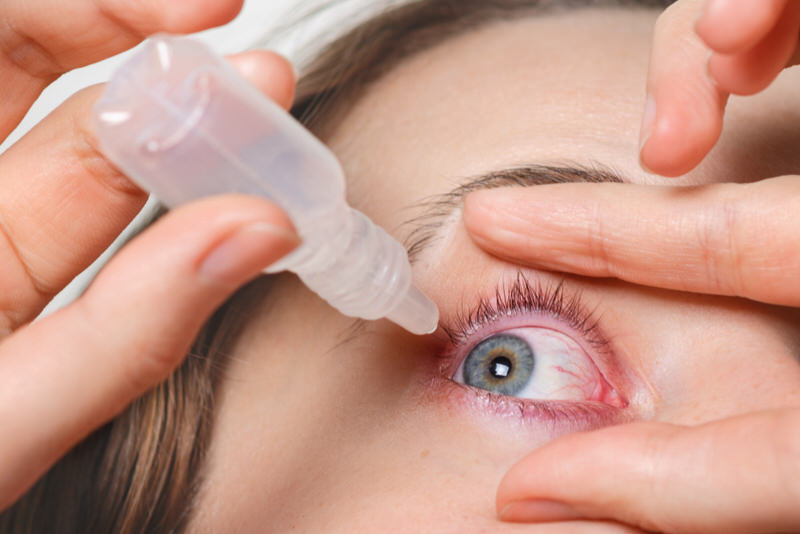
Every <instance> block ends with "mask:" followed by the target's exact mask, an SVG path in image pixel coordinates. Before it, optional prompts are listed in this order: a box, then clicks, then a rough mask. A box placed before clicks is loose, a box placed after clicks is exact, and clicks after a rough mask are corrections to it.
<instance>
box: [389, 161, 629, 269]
mask: <svg viewBox="0 0 800 534" xmlns="http://www.w3.org/2000/svg"><path fill="white" fill-rule="evenodd" d="M629 181H630V180H625V179H623V178H622V175H621V173H619V172H617V171H615V170H613V169H611V168H608V167H605V166H603V165H601V164H599V163H592V164H591V165H580V164H567V165H562V166H553V165H539V164H532V165H520V166H516V167H512V168H508V169H503V170H499V171H493V172H489V173H487V174H483V175H479V176H475V177H471V178H468V179H466V180H465V181H463V182H462V183H461V184H460V185H459V186H457V187H456V188H455V189H452V190H451V191H448V192H446V193H442V194H439V195H434V196H432V197H428V198H425V199H422V201H420V202H419V203H417V204H414V205H412V206H409V207H408V209H409V210H412V211H415V210H419V211H421V213H420V214H419V215H417V216H415V217H413V218H411V219H409V220H407V221H405V222H404V223H402V224H401V225H400V227H401V228H403V227H410V230H408V233H407V237H406V238H405V240H404V244H405V246H406V250H407V251H408V257H409V260H410V261H411V263H412V264H413V263H414V261H415V260H416V259H417V258H418V257H419V255H420V254H421V253H422V251H423V250H425V249H426V248H427V247H428V246H430V245H431V244H432V243H433V242H435V241H436V240H437V238H439V237H440V233H441V229H442V227H443V226H444V225H445V223H446V222H447V220H448V218H449V217H450V216H451V215H452V214H453V212H454V211H455V210H457V209H459V208H460V207H461V205H462V203H463V201H464V197H466V196H467V195H468V194H469V193H471V192H473V191H478V190H480V189H496V188H499V187H532V186H536V185H546V184H566V183H575V182H585V183H624V182H629Z"/></svg>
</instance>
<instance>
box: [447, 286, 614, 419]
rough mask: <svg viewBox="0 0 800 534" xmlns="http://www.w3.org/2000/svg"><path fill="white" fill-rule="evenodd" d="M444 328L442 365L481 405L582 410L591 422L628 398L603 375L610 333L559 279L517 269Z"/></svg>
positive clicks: (535, 414) (521, 411) (572, 413)
mask: <svg viewBox="0 0 800 534" xmlns="http://www.w3.org/2000/svg"><path fill="white" fill-rule="evenodd" d="M446 330H447V333H448V336H449V339H450V343H449V348H448V350H447V351H445V354H444V356H443V361H444V362H445V363H444V364H443V373H444V374H445V376H446V377H447V378H448V379H450V380H451V381H452V383H455V385H458V386H459V387H460V389H461V390H462V391H461V393H467V394H468V395H467V399H468V400H470V401H471V404H473V405H477V406H478V407H479V409H481V410H483V411H486V410H487V409H488V410H489V412H491V413H496V414H501V415H521V416H522V417H523V419H528V418H536V419H541V418H543V417H544V418H547V419H550V420H553V421H556V422H558V421H559V418H568V419H571V420H573V421H574V419H576V418H577V417H578V416H583V421H584V422H587V425H586V426H593V425H592V424H591V423H592V422H594V423H597V424H606V423H608V422H610V421H611V420H612V419H617V418H618V417H619V416H622V415H623V412H624V409H625V408H626V407H627V406H628V401H627V400H626V399H625V397H624V396H623V395H622V394H620V392H619V391H618V389H617V388H616V387H615V386H614V384H613V381H612V380H610V379H609V376H612V377H616V376H617V375H618V374H619V373H618V368H617V366H616V362H615V361H614V357H613V354H612V353H611V350H610V348H609V343H608V341H607V340H606V339H605V338H604V337H603V335H602V334H601V333H600V332H599V328H598V323H597V321H596V320H594V319H593V317H592V314H591V313H589V312H587V311H585V309H584V308H583V306H582V305H581V302H580V296H579V295H577V294H567V292H566V291H565V290H564V288H563V285H560V284H559V285H555V286H551V287H547V286H544V285H539V284H534V283H531V282H530V281H529V280H528V279H527V278H526V277H525V276H523V275H522V274H518V276H517V278H516V279H515V280H513V281H512V282H511V283H509V284H506V285H504V286H500V287H499V288H498V290H497V292H496V296H495V297H494V298H493V299H481V301H480V302H479V303H478V305H477V306H475V307H474V308H473V309H472V310H471V311H468V312H467V313H464V314H462V315H461V316H460V317H459V318H458V319H456V320H454V321H453V324H452V325H448V326H447V327H446ZM475 401H477V402H475ZM599 419H602V421H600V420H599ZM590 420H591V421H590Z"/></svg>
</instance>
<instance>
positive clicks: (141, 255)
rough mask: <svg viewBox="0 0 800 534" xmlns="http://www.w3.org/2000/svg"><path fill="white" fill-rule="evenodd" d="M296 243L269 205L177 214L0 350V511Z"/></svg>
mask: <svg viewBox="0 0 800 534" xmlns="http://www.w3.org/2000/svg"><path fill="white" fill-rule="evenodd" d="M298 242H299V240H298V238H297V236H296V234H295V233H294V230H293V227H292V225H291V222H290V221H289V219H288V217H287V216H286V215H285V214H284V213H283V212H282V211H281V210H280V209H278V208H277V207H276V206H275V205H274V204H271V203H269V202H267V201H266V200H263V199H259V198H254V197H245V196H228V197H217V198H213V199H205V200H202V201H199V202H197V203H194V204H190V205H187V206H185V207H182V208H179V209H177V210H175V211H172V212H170V213H169V214H167V215H166V216H165V217H163V218H162V219H160V220H159V221H158V222H157V223H156V224H155V225H154V226H153V227H151V228H150V229H148V230H147V231H146V232H144V233H143V234H141V235H140V236H138V237H137V238H136V239H134V240H133V241H132V242H131V243H130V244H129V245H127V246H126V247H125V248H123V250H122V251H121V252H120V253H119V255H118V256H116V257H115V258H114V259H113V260H112V261H111V262H110V263H109V264H108V265H107V266H106V268H105V269H104V270H103V271H101V273H100V275H99V277H98V278H97V279H96V280H95V282H94V283H93V284H92V286H90V288H89V290H88V291H87V293H86V294H85V295H84V296H82V297H81V298H80V299H79V300H78V301H76V302H75V303H73V304H72V305H70V306H68V307H67V308H65V309H63V310H60V311H59V312H56V313H55V314H53V315H52V316H49V317H47V318H45V319H43V320H42V321H38V322H36V323H33V324H31V325H29V326H27V327H26V328H23V329H21V330H19V331H18V332H16V333H15V334H13V335H12V336H10V337H9V338H7V340H6V341H4V342H3V343H2V344H0V426H2V428H3V433H4V435H6V436H13V439H4V440H0V509H2V508H4V507H5V506H8V505H9V504H10V503H11V502H13V501H14V499H16V498H17V497H18V496H19V495H20V494H21V493H22V492H23V491H24V490H25V489H26V488H27V487H29V486H30V484H32V483H33V482H34V481H35V480H36V478H38V477H39V476H40V475H41V474H42V473H43V472H44V471H45V470H46V469H47V468H48V467H49V466H50V465H51V464H52V463H53V462H54V461H55V460H56V459H57V458H59V457H60V456H61V455H63V454H64V453H65V452H66V451H67V450H68V449H69V448H70V447H71V446H72V445H74V444H75V443H76V442H77V441H79V440H80V439H82V438H83V437H84V436H86V435H87V434H88V433H89V432H90V431H91V430H92V429H94V428H96V427H98V426H99V425H101V424H102V423H103V422H105V421H107V420H108V419H110V418H111V417H113V416H114V415H116V414H117V413H118V412H119V411H120V410H122V409H123V407H125V406H126V405H127V404H128V403H129V402H130V401H132V400H133V399H134V398H135V397H136V396H138V395H140V394H142V393H143V392H145V391H146V390H147V389H149V388H151V387H153V386H155V385H156V384H158V383H159V382H160V381H162V380H164V379H165V378H166V377H167V375H168V374H169V373H170V372H171V371H172V370H173V369H174V368H175V367H176V366H177V365H178V364H179V363H180V362H181V361H182V359H183V357H184V355H185V353H186V351H187V349H188V347H189V345H190V344H191V341H192V339H193V338H194V337H195V336H196V334H197V331H198V329H199V328H200V326H201V325H202V323H203V322H204V321H205V320H206V318H207V317H208V316H209V315H210V314H211V312H212V311H213V310H214V309H215V308H216V307H217V306H218V305H219V304H220V303H221V302H222V301H223V300H224V299H225V298H227V297H228V296H229V295H230V294H231V293H232V292H233V291H234V290H235V289H236V288H237V287H238V286H240V285H241V284H243V283H244V282H246V281H247V280H249V279H250V278H253V277H255V276H256V275H257V274H258V273H259V272H260V271H261V270H262V269H264V268H265V267H266V266H268V265H269V264H271V263H272V262H274V261H276V260H277V259H279V258H280V257H282V256H283V255H285V254H286V253H287V252H289V251H290V250H291V249H293V248H294V247H295V246H296V245H297V244H298Z"/></svg>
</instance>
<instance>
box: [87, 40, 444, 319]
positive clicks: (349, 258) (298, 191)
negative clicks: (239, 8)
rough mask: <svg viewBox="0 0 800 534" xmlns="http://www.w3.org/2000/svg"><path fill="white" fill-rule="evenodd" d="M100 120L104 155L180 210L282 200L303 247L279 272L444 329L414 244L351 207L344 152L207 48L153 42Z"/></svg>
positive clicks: (381, 312) (374, 309) (338, 301)
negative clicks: (211, 201) (235, 200)
mask: <svg viewBox="0 0 800 534" xmlns="http://www.w3.org/2000/svg"><path fill="white" fill-rule="evenodd" d="M94 119H95V130H96V133H97V136H98V139H99V143H100V149H101V151H102V152H103V154H105V155H106V157H108V158H109V159H110V160H111V161H112V162H114V164H116V165H117V166H118V167H119V168H120V169H121V170H122V171H124V172H125V173H126V174H127V175H128V176H129V177H130V178H131V179H132V180H134V181H136V182H137V183H138V184H139V185H140V186H141V187H143V188H145V189H146V190H148V191H150V192H151V193H153V194H155V195H156V196H157V197H158V198H159V199H160V200H161V201H162V202H163V203H164V204H165V205H166V206H168V207H175V206H178V205H180V204H183V203H185V202H188V201H191V200H194V199H197V198H200V197H205V196H209V195H216V194H222V193H245V194H254V195H261V196H264V197H266V198H269V199H271V200H273V201H274V202H276V203H278V204H279V205H280V206H281V207H282V208H283V209H284V210H285V211H286V212H287V213H288V215H289V217H290V218H291V219H292V222H293V223H294V225H295V228H297V231H298V233H299V234H300V236H301V238H302V239H303V243H302V245H301V246H300V247H298V249H297V250H295V251H294V252H293V253H291V254H290V255H289V256H287V257H286V258H284V260H282V261H281V262H280V263H279V264H277V265H275V266H273V267H271V268H270V269H269V271H270V272H275V271H278V270H284V269H287V270H290V271H293V272H295V273H297V274H298V276H299V277H300V278H301V279H302V280H303V282H304V283H305V284H306V285H307V286H308V287H309V288H310V289H312V290H313V291H315V292H316V293H317V294H318V295H320V296H321V297H322V298H324V299H325V300H326V301H327V302H328V303H330V304H331V305H332V306H333V307H335V308H336V309H338V310H339V311H340V312H342V313H343V314H345V315H349V316H352V317H361V318H364V319H378V318H381V317H386V318H388V319H390V320H392V321H394V322H395V323H397V324H398V325H400V326H402V327H403V328H405V329H406V330H408V331H410V332H413V333H415V334H424V333H430V332H432V331H434V330H435V329H436V326H437V323H438V310H437V308H436V305H435V304H434V303H433V302H431V301H430V300H429V299H428V298H427V297H426V296H425V295H424V294H423V293H422V292H420V291H419V290H418V289H417V288H416V287H414V286H413V285H412V283H411V266H410V265H409V262H408V256H407V254H406V251H405V249H404V248H403V247H402V246H401V245H400V243H398V242H397V241H396V240H395V239H393V238H392V237H391V236H390V235H389V234H387V233H386V232H385V231H384V230H383V229H382V228H380V227H379V226H376V225H375V224H374V223H372V221H370V220H369V219H368V218H367V217H366V216H365V215H363V214H362V213H360V212H358V211H356V210H354V209H352V208H351V207H350V206H348V205H347V203H346V201H345V195H344V192H345V182H344V176H343V172H342V169H341V166H340V165H339V162H338V161H337V160H336V158H335V157H334V156H333V154H332V153H331V152H330V151H329V150H328V149H327V148H326V147H325V146H324V145H323V144H322V143H321V142H320V141H318V140H317V139H316V138H315V137H314V136H313V135H312V134H311V133H310V132H308V131H307V130H306V129H305V128H303V126H302V125H300V123H298V122H297V121H295V120H294V119H293V118H292V117H291V116H290V115H289V114H288V113H286V112H285V111H284V110H283V109H281V108H280V107H279V106H278V105H277V104H275V103H273V102H272V101H270V100H269V99H267V98H266V97H264V95H262V94H261V93H260V92H258V90H256V89H255V88H253V87H252V86H250V85H249V84H248V83H247V82H246V81H245V80H244V79H243V78H242V77H241V76H240V75H239V74H238V73H237V72H236V71H235V70H234V69H233V68H232V67H231V66H230V65H229V64H228V63H227V62H226V61H225V60H223V59H222V58H220V57H218V56H216V55H215V54H213V53H212V52H211V51H210V50H209V49H208V48H207V47H206V46H205V45H203V44H201V43H199V42H196V41H192V40H190V39H187V38H179V37H170V36H158V37H155V38H153V39H151V40H149V41H148V42H146V43H145V44H144V45H143V46H142V47H141V49H140V50H138V51H137V53H135V54H134V56H133V57H132V58H131V59H130V60H129V61H128V62H127V63H125V64H124V65H123V66H122V67H121V68H120V69H119V71H118V72H117V73H116V74H115V75H114V77H113V78H112V79H111V81H110V83H109V85H108V87H107V89H106V91H105V93H104V95H103V97H102V98H101V100H100V101H98V103H97V104H96V106H95V110H94Z"/></svg>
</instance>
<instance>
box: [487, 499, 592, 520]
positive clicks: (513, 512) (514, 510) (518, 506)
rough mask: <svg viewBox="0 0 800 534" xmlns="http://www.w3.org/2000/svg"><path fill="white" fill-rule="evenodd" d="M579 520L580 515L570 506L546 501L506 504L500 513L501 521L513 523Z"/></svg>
mask: <svg viewBox="0 0 800 534" xmlns="http://www.w3.org/2000/svg"><path fill="white" fill-rule="evenodd" d="M580 518H581V515H580V514H578V513H577V512H576V511H575V510H573V509H572V508H571V507H570V506H568V505H566V504H564V503H560V502H557V501H550V500H547V499H536V500H530V501H515V502H512V503H509V504H507V505H506V506H505V507H504V508H503V509H502V511H501V512H500V520H501V521H509V522H513V523H547V522H551V521H568V520H571V519H580Z"/></svg>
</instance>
